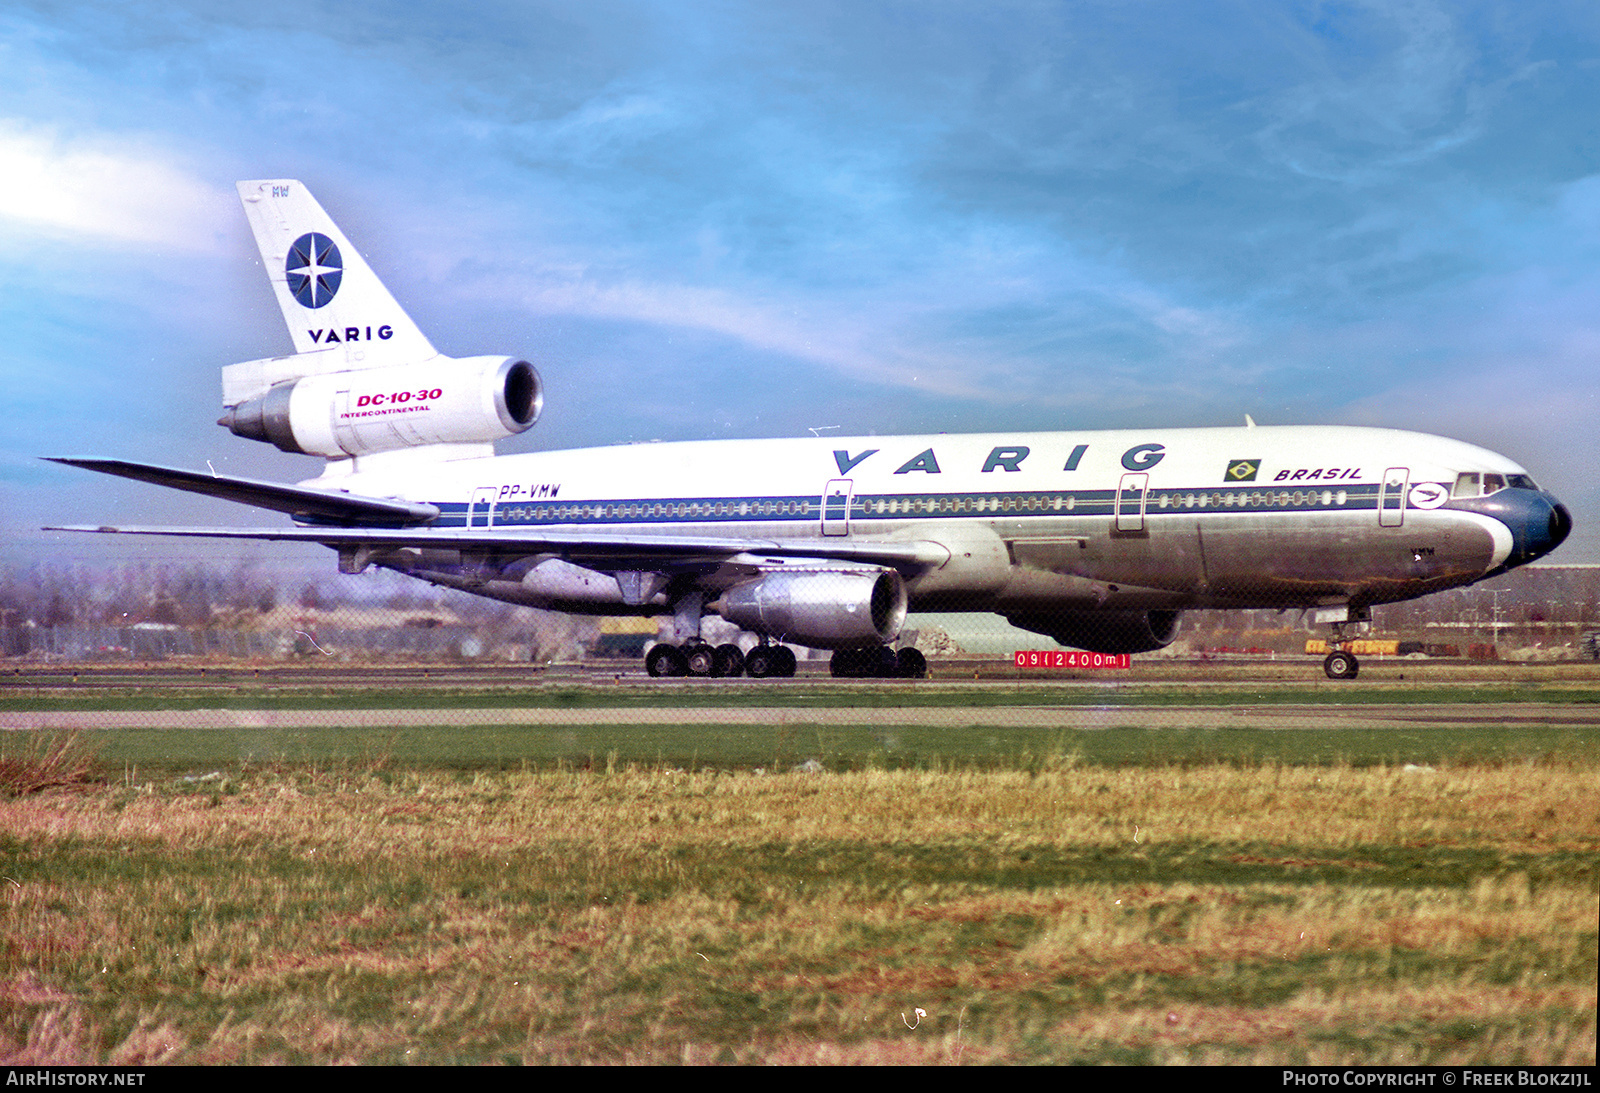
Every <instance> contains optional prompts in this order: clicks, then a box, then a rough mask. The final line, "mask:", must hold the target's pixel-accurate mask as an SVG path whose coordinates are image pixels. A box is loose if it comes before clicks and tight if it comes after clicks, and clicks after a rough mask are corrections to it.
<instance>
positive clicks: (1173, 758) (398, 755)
mask: <svg viewBox="0 0 1600 1093" xmlns="http://www.w3.org/2000/svg"><path fill="white" fill-rule="evenodd" d="M1152 722H1153V723H1152V725H1151V726H1150V727H1149V728H1143V729H1140V728H1125V729H1124V728H1118V729H1104V730H1064V729H1055V728H1048V727H1000V728H996V727H990V726H984V727H981V728H980V727H970V728H937V727H935V728H924V727H919V726H895V727H893V728H884V727H881V726H865V725H860V726H848V725H846V726H837V725H829V726H814V725H784V726H779V727H774V726H767V725H573V726H556V727H544V726H540V727H518V726H505V725H492V726H472V725H457V726H437V727H426V728H422V727H406V728H393V729H333V728H329V729H237V730H234V729H115V730H106V731H97V732H83V733H81V734H80V735H81V737H82V739H83V740H84V742H85V743H86V744H87V745H88V746H89V747H91V748H92V749H93V750H94V751H95V753H96V754H97V755H98V756H99V757H100V760H101V762H102V764H103V765H104V766H105V767H107V768H108V769H112V770H118V771H122V770H135V769H136V770H137V771H138V772H140V773H141V774H142V775H143V776H145V777H150V776H155V775H157V774H160V773H175V772H187V771H194V770H197V769H198V770H208V769H213V768H227V769H230V770H234V769H244V768H248V767H251V766H261V765H272V764H280V763H296V764H321V765H324V766H326V765H328V764H342V765H355V766H372V765H383V764H389V763H393V764H399V765H402V766H406V767H414V768H419V769H426V768H432V769H454V770H463V771H473V770H517V769H522V768H524V767H529V768H549V767H554V766H557V765H566V766H576V767H591V768H592V767H599V766H604V765H605V764H607V763H612V764H615V763H648V764H661V765H665V766H671V767H681V768H685V769H700V768H708V767H709V768H724V769H731V768H741V769H752V768H764V769H767V770H787V769H789V768H790V767H791V766H794V765H796V764H798V763H803V762H805V761H807V760H810V759H815V760H817V761H818V762H820V763H822V764H823V766H824V767H826V768H828V769H830V770H861V769H877V768H881V769H913V770H917V769H933V770H938V769H951V768H968V767H980V768H981V767H987V768H1010V769H1015V768H1019V767H1021V768H1029V767H1039V766H1043V765H1050V764H1057V763H1060V762H1062V761H1064V760H1070V761H1072V762H1075V763H1082V764H1086V765H1096V766H1147V765H1151V764H1172V765H1176V766H1179V767H1184V766H1200V765H1208V764H1216V763H1226V764H1235V765H1247V766H1248V765H1259V764H1263V763H1281V764H1292V765H1304V764H1313V765H1315V764H1330V763H1343V764H1348V765H1351V766H1358V767H1359V766H1371V765H1374V764H1396V765H1398V764H1405V763H1413V764H1432V765H1441V764H1451V763H1457V764H1459V763H1499V762H1526V761H1541V760H1561V761H1567V762H1572V763H1596V762H1600V728H1589V727H1578V728H1570V727H1548V726H1539V725H1533V726H1511V727H1507V726H1493V725H1490V726H1477V727H1473V728H1468V729H1458V728H1451V729H1421V730H1407V729H1341V728H1310V729H1297V728H1218V729H1198V728H1183V727H1181V726H1173V725H1161V724H1159V722H1158V721H1157V719H1156V718H1152ZM27 742H28V741H27V738H26V736H23V737H21V738H19V739H14V740H7V739H5V738H4V736H0V756H4V755H5V754H6V752H7V750H8V749H11V750H21V749H22V748H23V747H24V746H25V745H26V744H27Z"/></svg>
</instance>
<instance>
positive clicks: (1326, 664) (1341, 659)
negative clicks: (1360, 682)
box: [1322, 651, 1361, 679]
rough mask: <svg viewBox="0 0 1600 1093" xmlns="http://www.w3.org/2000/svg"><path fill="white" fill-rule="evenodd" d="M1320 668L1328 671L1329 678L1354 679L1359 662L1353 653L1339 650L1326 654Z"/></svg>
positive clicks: (1359, 666) (1358, 668)
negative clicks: (1325, 658)
mask: <svg viewBox="0 0 1600 1093" xmlns="http://www.w3.org/2000/svg"><path fill="white" fill-rule="evenodd" d="M1322 670H1323V671H1324V672H1327V673H1328V678H1329V679H1354V678H1356V673H1357V672H1359V671H1360V670H1361V664H1360V662H1359V661H1357V660H1356V658H1355V654H1353V653H1346V652H1343V651H1340V652H1335V653H1329V654H1328V659H1327V660H1324V661H1323V662H1322Z"/></svg>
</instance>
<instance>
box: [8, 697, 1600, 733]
mask: <svg viewBox="0 0 1600 1093" xmlns="http://www.w3.org/2000/svg"><path fill="white" fill-rule="evenodd" d="M584 725H639V726H655V725H724V726H760V725H770V726H773V727H774V728H779V727H782V726H786V725H821V726H844V725H865V726H878V727H885V728H890V727H897V726H918V727H923V728H951V729H958V728H965V727H979V728H1046V729H1048V728H1057V729H1073V730H1092V729H1129V728H1173V729H1177V728H1183V729H1223V728H1233V729H1238V728H1249V729H1261V730H1277V729H1318V728H1322V729H1335V728H1337V729H1345V730H1349V729H1404V730H1417V729H1446V728H1466V727H1476V728H1482V727H1484V726H1490V725H1499V726H1507V727H1515V726H1530V727H1531V726H1540V727H1546V728H1550V727H1571V728H1595V727H1600V707H1597V706H1596V705H1594V704H1586V703H1486V704H1478V703H1467V704H1460V703H1385V704H1367V703H1340V704H1333V703H1328V704H1313V703H1261V704H1250V705H1233V706H1167V705H1137V706H1132V705H1119V706H1076V705H1074V706H894V707H881V706H824V707H796V706H772V707H767V706H739V707H706V706H686V707H680V708H638V707H588V708H583V709H569V708H562V707H549V706H539V707H525V708H524V707H510V708H471V707H464V708H458V709H440V708H432V709H420V708H419V709H354V708H352V709H308V710H266V709H238V710H225V709H199V710H39V711H7V712H0V731H15V732H21V731H30V730H40V729H46V730H74V729H76V730H114V729H191V730H192V729H219V730H235V731H237V730H250V729H268V730H271V729H330V728H374V729H378V728H414V727H439V726H456V727H460V728H471V727H474V726H526V727H535V728H536V727H541V726H550V727H568V726H584Z"/></svg>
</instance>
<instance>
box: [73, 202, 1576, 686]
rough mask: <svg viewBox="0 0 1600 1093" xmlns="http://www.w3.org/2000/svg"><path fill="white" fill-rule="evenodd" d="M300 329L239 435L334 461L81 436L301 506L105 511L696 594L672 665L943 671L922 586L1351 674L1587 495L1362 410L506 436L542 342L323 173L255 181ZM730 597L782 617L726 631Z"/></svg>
mask: <svg viewBox="0 0 1600 1093" xmlns="http://www.w3.org/2000/svg"><path fill="white" fill-rule="evenodd" d="M238 187H239V195H240V197H241V198H242V200H243V202H244V208H245V212H246V215H247V216H248V218H249V221H250V226H251V228H252V230H253V231H254V233H255V240H256V244H257V246H258V247H259V248H260V251H261V257H262V260H263V262H264V264H265V268H266V270H267V272H268V276H269V277H270V279H271V281H272V285H273V288H274V290H275V291H276V293H277V297H278V303H279V305H280V306H281V307H282V309H283V314H284V318H285V319H286V321H287V322H288V325H289V332H290V335H291V336H292V338H293V340H294V348H295V352H294V353H293V354H292V355H289V356H284V357H273V358H269V359H264V360H256V361H249V362H246V363H243V364H235V365H231V366H228V367H226V368H224V369H223V370H222V388H223V405H224V407H225V410H224V413H223V417H222V419H221V421H220V422H219V424H221V425H224V426H226V427H227V428H228V429H230V430H231V431H232V432H233V433H235V434H236V435H238V436H242V437H248V438H250V439H252V440H260V441H265V442H266V443H269V444H273V445H276V446H277V447H278V448H281V449H283V450H284V451H287V452H299V453H304V454H306V455H312V456H320V457H322V458H323V459H324V460H326V463H325V464H324V466H323V470H322V473H321V475H320V476H318V477H316V478H314V479H311V480H309V481H306V482H302V483H300V484H299V485H294V486H289V485H279V484H274V483H269V482H261V481H256V480H252V479H245V478H235V477H228V476H223V475H217V474H213V473H201V472H195V471H186V470H179V469H174V468H169V467H161V466H154V465H150V464H142V463H131V462H126V461H122V460H110V459H91V458H62V459H58V460H56V461H57V462H60V463H68V464H72V465H74V466H78V467H85V468H88V469H90V470H95V471H102V472H105V473H107V474H114V475H120V476H122V477H125V478H133V479H138V480H141V481H145V482H151V483H155V484H158V485H163V486H170V487H173V488H176V489H180V490H188V491H192V492H194V493H200V494H206V495H209V496H212V497H220V498H225V499H227V500H230V501H238V502H242V503H244V504H247V505H253V506H256V507H259V508H264V509H271V510H275V511H278V512H281V513H286V514H288V515H289V516H290V517H291V518H292V521H293V526H284V527H279V528H275V529H274V528H210V527H206V528H154V527H82V528H72V529H50V530H79V531H99V532H126V533H134V534H141V535H179V536H210V537H223V538H235V539H261V540H280V541H281V540H296V541H302V542H312V543H321V544H323V545H324V546H327V547H330V548H332V549H333V550H335V551H337V552H338V555H339V570H340V572H342V573H360V572H362V571H363V570H365V569H366V568H367V567H368V566H373V565H376V566H383V567H387V568H389V569H393V570H397V571H399V572H401V573H405V574H409V575H411V576H413V577H418V578H421V579H422V580H425V581H430V582H432V583H433V584H435V585H440V586H443V587H447V588H453V589H459V590H461V591H464V592H471V593H473V594H475V595H479V596H488V597H491V598H493V599H496V600H503V601H506V602H508V603H514V604H524V605H528V606H531V607H538V608H546V609H549V610H554V611H565V612H574V613H582V614H590V615H646V616H670V617H671V623H670V625H671V629H672V632H673V637H672V640H670V641H663V642H662V643H660V644H657V645H655V646H653V647H652V648H651V649H650V650H649V652H648V653H647V654H646V667H647V668H648V670H649V672H650V674H651V675H658V676H659V675H667V676H672V675H686V674H687V675H700V676H736V675H740V674H748V675H750V676H755V677H766V676H783V675H792V674H793V672H794V669H795V658H794V654H793V652H792V651H791V650H790V649H789V648H788V647H787V646H786V645H785V644H782V643H792V644H797V645H802V646H808V647H812V648H818V649H832V650H834V651H835V652H834V654H833V664H832V666H833V671H834V674H835V675H844V676H891V675H900V676H921V675H925V674H926V670H927V666H926V661H925V660H924V658H923V656H922V654H920V653H919V652H918V651H917V650H916V649H915V648H911V647H906V648H900V649H898V650H897V649H896V648H895V646H896V644H897V639H898V638H899V636H900V630H901V628H902V625H903V624H904V622H905V619H906V615H907V612H908V611H982V612H993V613H995V614H998V615H1001V616H1003V617H1004V618H1005V619H1006V620H1007V621H1009V622H1010V623H1011V624H1012V625H1014V626H1017V627H1020V628H1022V629H1024V630H1028V631H1032V632H1034V633H1038V634H1043V635H1046V636H1048V637H1050V638H1052V639H1054V640H1055V641H1056V642H1058V643H1059V644H1061V645H1064V646H1070V647H1074V648H1077V649H1082V650H1087V651H1091V652H1100V653H1116V654H1121V653H1138V652H1145V651H1150V650H1155V649H1159V648H1161V647H1163V646H1165V645H1167V644H1169V643H1171V642H1172V641H1173V639H1174V638H1175V636H1176V635H1177V633H1178V624H1179V616H1180V614H1181V612H1183V611H1184V610H1185V609H1190V608H1276V609H1299V610H1301V611H1303V612H1306V613H1307V617H1308V619H1309V620H1310V621H1312V622H1315V623H1318V624H1330V625H1331V626H1332V627H1333V630H1332V637H1333V642H1332V648H1333V652H1332V653H1330V654H1329V655H1328V657H1327V660H1326V661H1325V663H1324V670H1325V671H1326V672H1327V674H1328V675H1329V676H1330V677H1332V678H1335V679H1348V678H1352V677H1354V676H1355V675H1356V672H1357V667H1358V666H1357V663H1356V658H1355V657H1354V656H1353V655H1351V653H1350V652H1349V641H1348V636H1349V632H1348V631H1347V629H1346V628H1347V627H1350V626H1352V625H1354V624H1360V623H1364V622H1366V621H1368V620H1370V617H1371V615H1370V611H1371V608H1372V606H1373V605H1374V604H1382V603H1392V602H1395V601H1399V600H1409V599H1413V598H1415V597H1418V596H1425V595H1428V594H1429V593H1433V592H1438V591H1440V590H1442V589H1447V588H1455V587H1459V586H1462V585H1468V584H1472V583H1473V582H1474V581H1481V580H1483V579H1485V578H1488V577H1493V576H1495V575H1497V574H1500V573H1503V572H1505V571H1506V570H1508V569H1511V568H1512V567H1514V566H1520V565H1524V564H1526V563H1528V562H1531V561H1533V560H1534V559H1536V558H1539V557H1542V556H1543V555H1545V554H1547V553H1549V552H1550V551H1551V550H1553V549H1555V548H1556V546H1558V545H1559V544H1560V543H1561V541H1562V540H1563V539H1565V538H1566V536H1567V534H1568V532H1569V531H1570V530H1571V527H1572V520H1571V516H1570V515H1569V514H1568V512H1567V509H1566V508H1565V507H1564V506H1563V505H1562V504H1561V503H1560V502H1559V501H1557V500H1556V498H1554V497H1553V496H1551V495H1550V494H1549V493H1547V492H1545V491H1544V490H1542V489H1540V488H1539V487H1538V486H1537V485H1535V484H1534V481H1533V479H1532V478H1530V477H1529V475H1528V473H1527V472H1526V471H1525V470H1523V468H1522V467H1520V466H1518V465H1517V464H1516V463H1513V462H1512V461H1511V460H1509V459H1507V458H1505V457H1504V456H1501V455H1496V454H1495V453H1494V452H1491V451H1486V450H1484V449H1483V448H1478V447H1474V446H1473V445H1470V444H1464V443H1461V442H1459V441H1455V440H1447V439H1443V438H1440V437H1434V436H1426V435H1422V434H1419V433H1410V432H1398V431H1392V430H1387V429H1369V428H1344V427H1333V426H1307V427H1267V426H1263V427H1260V428H1257V427H1255V425H1254V423H1253V422H1250V421H1249V419H1248V418H1247V419H1246V425H1245V426H1243V427H1239V428H1210V429H1134V430H1117V431H1095V432H1061V433H995V434H984V435H945V434H938V435H931V436H869V437H854V438H848V439H841V438H833V437H821V438H819V437H815V436H813V437H806V438H797V439H773V440H720V441H701V442H687V443H664V444H651V445H647V446H639V445H631V446H615V447H603V448H589V449H582V450H575V451H556V452H534V453H528V454H521V455H503V456H497V455H496V454H495V452H494V443H495V441H497V440H501V439H504V438H507V437H511V436H515V435H516V434H519V433H521V432H523V431H525V430H527V429H528V428H530V427H531V426H532V425H533V423H534V422H535V421H536V420H537V419H538V417H539V412H540V409H541V408H542V406H543V403H544V388H543V384H542V381H541V380H540V377H539V373H538V372H537V371H536V370H535V369H534V366H533V365H532V364H530V363H529V362H528V361H526V360H522V359H520V358H517V357H501V356H486V357H466V358H451V357H447V356H444V355H443V354H441V353H439V352H438V351H437V350H435V349H434V348H433V346H432V344H430V343H429V341H428V339H427V338H426V337H425V336H424V335H423V333H422V331H421V330H419V329H418V328H417V326H416V325H415V324H414V323H413V322H412V321H411V320H410V318H409V317H408V316H407V315H406V314H405V313H404V312H403V311H401V310H400V307H399V305H398V304H396V303H395V301H394V298H393V297H392V296H391V295H390V294H389V292H388V290H387V289H386V288H385V287H384V286H383V285H382V284H381V283H380V282H379V280H378V278H377V277H376V276H375V275H374V273H373V272H372V270H371V268H369V267H368V265H367V263H366V261H365V260H364V259H363V258H362V256H361V254H360V253H359V252H358V251H357V250H356V249H355V248H354V247H352V246H351V245H350V243H349V241H348V240H347V239H346V238H345V237H344V235H343V234H342V233H341V232H340V231H339V229H338V228H337V227H336V226H335V225H334V223H333V221H332V220H331V219H330V218H329V217H328V215H327V214H326V213H325V212H324V211H323V209H322V207H321V206H320V205H319V204H318V203H317V202H316V200H315V199H314V198H313V197H312V196H311V194H310V193H309V192H308V191H307V190H306V188H305V187H304V186H302V185H301V184H300V183H299V182H297V181H294V180H287V179H279V180H266V181H254V182H241V183H239V184H238ZM707 614H716V615H719V616H721V617H722V618H723V619H726V620H728V621H729V622H731V623H734V624H737V625H738V626H739V627H741V628H742V629H744V630H746V631H750V632H753V633H754V634H756V635H758V636H759V639H760V642H759V644H757V645H755V646H754V647H751V648H749V650H748V652H744V651H743V650H742V649H741V647H740V646H738V645H735V644H731V643H729V644H723V645H720V646H716V647H713V646H712V645H710V644H709V643H707V642H705V641H703V640H702V638H701V629H702V620H703V618H704V617H705V616H706V615H707Z"/></svg>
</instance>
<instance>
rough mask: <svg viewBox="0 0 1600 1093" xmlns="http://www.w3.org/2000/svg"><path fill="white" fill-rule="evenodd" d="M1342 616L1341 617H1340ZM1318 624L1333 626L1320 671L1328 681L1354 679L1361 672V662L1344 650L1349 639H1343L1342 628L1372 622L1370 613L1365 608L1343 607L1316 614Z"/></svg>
mask: <svg viewBox="0 0 1600 1093" xmlns="http://www.w3.org/2000/svg"><path fill="white" fill-rule="evenodd" d="M1341 616H1342V617H1341ZM1316 618H1317V621H1318V622H1326V623H1330V624H1331V625H1332V626H1333V637H1332V639H1330V640H1329V642H1328V646H1329V648H1330V649H1332V652H1330V653H1329V654H1328V655H1327V657H1325V658H1324V659H1323V661H1322V670H1323V671H1324V672H1326V673H1327V676H1328V678H1329V679H1354V678H1356V673H1357V672H1359V671H1361V662H1360V661H1358V660H1357V659H1356V655H1355V654H1354V653H1352V652H1350V650H1348V649H1346V648H1345V645H1346V644H1348V641H1349V639H1347V638H1346V637H1345V634H1344V628H1345V627H1347V626H1365V625H1367V624H1368V623H1370V622H1371V621H1372V612H1371V610H1370V609H1368V608H1365V607H1353V606H1345V607H1340V608H1337V609H1334V610H1330V611H1326V612H1320V611H1319V612H1318V613H1317V617H1316Z"/></svg>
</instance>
